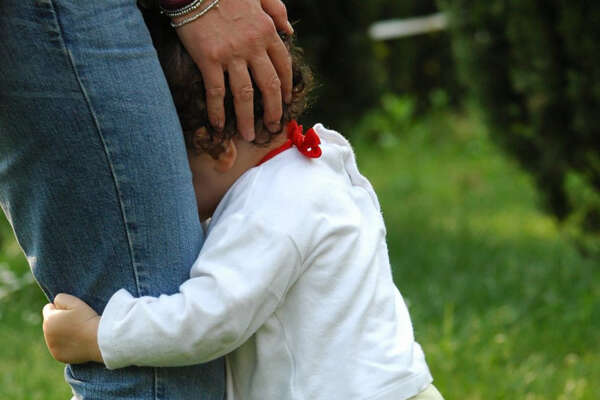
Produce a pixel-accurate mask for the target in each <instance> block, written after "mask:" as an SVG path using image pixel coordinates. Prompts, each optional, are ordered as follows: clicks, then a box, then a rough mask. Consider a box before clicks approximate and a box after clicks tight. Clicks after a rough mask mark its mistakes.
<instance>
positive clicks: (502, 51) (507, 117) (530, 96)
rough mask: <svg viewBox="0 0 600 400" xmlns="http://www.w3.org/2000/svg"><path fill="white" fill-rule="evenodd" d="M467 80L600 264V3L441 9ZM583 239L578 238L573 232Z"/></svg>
mask: <svg viewBox="0 0 600 400" xmlns="http://www.w3.org/2000/svg"><path fill="white" fill-rule="evenodd" d="M439 3H440V5H441V7H442V8H443V9H445V10H446V11H448V13H449V15H450V18H451V21H452V24H453V31H454V32H453V33H454V40H453V45H454V51H455V55H456V60H457V64H458V68H459V71H460V73H461V76H462V80H463V81H464V82H465V84H466V85H468V87H469V88H470V89H471V91H472V93H473V94H474V97H475V99H476V100H477V101H479V103H480V105H481V109H482V110H483V112H484V113H485V116H486V118H487V122H488V125H489V127H490V130H491V132H492V135H493V137H494V139H495V140H496V141H497V142H498V143H500V144H501V145H502V146H503V147H504V149H506V150H507V151H508V152H509V153H510V154H512V155H513V156H514V157H515V158H516V159H517V160H519V162H520V163H521V165H522V166H523V167H524V168H525V169H526V170H528V171H529V172H530V173H531V174H532V175H533V177H534V178H535V182H536V184H537V186H538V187H539V188H540V189H541V191H542V193H543V195H544V196H543V197H544V204H545V206H546V208H547V209H548V210H550V211H551V212H552V213H553V214H554V215H556V216H557V217H558V218H559V219H561V220H567V222H568V223H567V225H571V226H575V227H578V228H583V230H584V231H585V232H587V234H588V235H586V236H581V237H580V240H579V243H580V244H581V246H582V248H583V249H584V250H588V251H591V252H594V253H595V254H600V128H599V127H600V113H599V112H598V109H600V62H599V61H600V58H599V57H600V56H599V55H600V2H597V1H592V0H582V1H576V2H565V1H560V0H551V1H541V0H490V1H474V0H440V1H439ZM575 231H578V229H575Z"/></svg>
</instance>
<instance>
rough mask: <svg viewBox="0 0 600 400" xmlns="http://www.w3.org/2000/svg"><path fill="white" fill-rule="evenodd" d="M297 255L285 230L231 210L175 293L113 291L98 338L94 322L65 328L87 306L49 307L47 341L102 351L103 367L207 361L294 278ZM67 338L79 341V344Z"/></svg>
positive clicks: (245, 333)
mask: <svg viewBox="0 0 600 400" xmlns="http://www.w3.org/2000/svg"><path fill="white" fill-rule="evenodd" d="M300 263H301V261H300V254H299V252H298V249H297V247H296V245H295V243H294V242H293V241H292V239H291V238H290V237H289V236H288V235H286V234H282V233H281V232H277V231H274V230H272V229H270V228H269V227H268V226H266V225H265V224H262V223H259V222H256V221H248V220H247V219H246V218H243V217H235V216H234V217H231V218H229V219H228V221H224V223H221V224H220V225H218V226H217V227H215V229H214V230H213V231H212V232H211V234H210V235H209V237H208V238H207V241H206V243H205V244H204V247H203V249H202V252H201V253H200V255H199V257H198V259H197V260H196V262H195V263H194V266H193V267H192V270H191V278H190V279H189V280H187V281H186V282H184V283H183V284H182V285H181V286H180V292H179V293H177V294H174V295H170V296H166V295H163V296H160V297H158V298H156V297H141V298H134V297H133V296H131V295H130V294H129V293H128V292H127V291H125V290H120V291H118V292H117V293H115V294H114V295H113V297H112V298H111V299H110V301H109V302H108V304H107V306H106V308H105V309H104V312H103V315H102V317H101V320H100V323H99V325H96V327H97V331H98V335H97V338H98V340H97V343H94V340H93V336H94V335H93V334H92V335H91V336H92V338H91V337H90V335H89V334H88V332H90V331H91V332H93V330H94V327H93V326H87V325H86V329H81V330H80V329H72V328H71V327H73V326H74V324H75V323H78V324H81V323H82V322H81V319H82V318H85V316H86V315H88V314H85V313H82V314H81V315H80V313H79V312H74V311H73V310H68V314H66V312H64V313H63V312H60V310H59V311H54V310H53V312H52V313H49V314H48V318H46V321H45V326H46V336H47V341H48V344H49V346H50V345H51V343H52V344H53V348H51V352H52V354H53V355H54V356H55V358H57V359H59V360H60V361H66V362H82V361H86V360H97V361H99V360H101V359H103V360H104V363H105V364H106V365H107V367H109V368H120V367H124V366H128V365H138V366H182V365H190V364H196V363H201V362H206V361H209V360H212V359H215V358H218V357H220V356H222V355H224V354H227V353H229V352H231V351H232V350H234V349H236V348H237V347H239V346H240V345H242V344H243V343H244V342H245V341H246V340H247V339H248V338H249V337H250V336H251V335H252V334H253V333H254V332H256V330H257V329H258V328H259V327H260V326H261V325H262V324H263V323H264V322H265V321H266V320H267V319H268V318H269V317H270V316H271V315H272V314H273V312H274V311H275V309H276V308H277V306H278V305H279V302H280V300H281V299H282V297H283V296H284V295H285V292H286V291H287V290H288V288H289V287H290V286H291V284H292V283H293V281H294V280H295V279H296V278H297V276H298V274H299V266H300ZM69 298H71V299H72V297H69ZM77 307H78V308H77V310H83V309H84V307H83V306H81V304H79V305H78V306H77ZM56 308H59V307H56ZM82 315H83V316H82ZM91 321H92V320H90V322H89V324H90V325H91V323H92V322H91ZM85 324H87V322H85ZM70 340H72V341H74V342H75V343H81V345H80V346H81V347H82V349H81V352H79V353H78V350H77V349H76V348H75V347H78V346H70V345H68V342H69V341H70ZM57 343H58V344H59V345H58V346H57V345H56V344H57ZM96 346H98V347H99V349H100V351H101V354H100V356H99V357H98V356H97V354H96V355H94V354H95V353H94V349H95V348H96ZM55 352H56V353H57V354H55ZM58 352H60V354H58ZM57 355H58V357H57ZM86 357H87V358H86Z"/></svg>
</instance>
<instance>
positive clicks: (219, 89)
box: [206, 86, 225, 100]
mask: <svg viewBox="0 0 600 400" xmlns="http://www.w3.org/2000/svg"><path fill="white" fill-rule="evenodd" d="M206 97H207V98H208V99H212V100H219V99H222V98H224V97H225V88H224V87H223V86H213V87H210V88H206Z"/></svg>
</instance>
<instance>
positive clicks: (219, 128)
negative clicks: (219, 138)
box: [213, 120, 224, 132]
mask: <svg viewBox="0 0 600 400" xmlns="http://www.w3.org/2000/svg"><path fill="white" fill-rule="evenodd" d="M213 128H215V129H216V130H217V131H219V132H221V131H222V130H223V128H224V124H223V121H221V120H217V121H215V124H214V126H213Z"/></svg>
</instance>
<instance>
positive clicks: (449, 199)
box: [357, 112, 600, 400]
mask: <svg viewBox="0 0 600 400" xmlns="http://www.w3.org/2000/svg"><path fill="white" fill-rule="evenodd" d="M378 113H379V112H378ZM387 135H388V136H386V134H384V135H380V136H379V137H377V138H376V141H377V142H378V143H379V145H375V146H374V145H373V144H372V143H369V144H367V143H365V142H364V141H363V142H362V143H358V144H357V154H358V159H359V163H360V167H361V170H362V172H363V173H364V174H365V175H367V176H368V177H369V179H370V180H371V181H372V183H373V185H374V186H375V188H376V190H377V192H378V195H379V198H380V201H381V204H382V208H383V213H384V218H385V220H386V225H387V228H388V243H389V249H390V256H391V260H392V266H393V269H394V277H395V280H396V283H397V285H398V287H399V288H400V290H401V292H402V293H403V295H404V297H405V298H406V300H407V302H408V304H409V307H410V311H411V315H412V319H413V323H414V326H415V331H416V336H417V340H418V341H420V342H421V344H422V345H423V347H424V349H425V352H426V356H427V360H428V362H429V364H430V367H431V370H432V372H433V375H434V378H435V382H436V385H437V386H438V387H439V389H440V390H441V391H442V392H443V394H444V395H445V396H446V398H447V399H459V398H465V399H508V398H511V399H513V398H514V399H528V400H533V399H596V398H597V396H598V395H597V393H599V392H600V269H599V268H598V267H599V263H598V260H592V259H587V260H586V259H583V258H582V257H581V256H580V255H579V254H578V253H577V252H576V251H575V249H574V248H573V246H572V245H570V244H569V243H568V242H567V240H566V239H565V238H564V237H563V235H562V234H561V232H560V230H559V228H558V226H557V223H556V222H555V221H554V220H553V219H552V218H550V217H548V216H545V215H544V214H542V213H541V212H540V211H539V210H538V208H537V203H538V200H537V195H536V192H535V190H534V188H533V185H532V183H531V181H530V180H529V179H528V177H527V176H526V175H525V174H524V173H522V172H521V171H520V170H519V168H518V167H517V166H516V165H515V164H514V163H512V162H510V161H509V160H507V159H506V157H505V156H504V155H503V154H501V153H500V152H499V151H498V150H497V149H496V148H495V147H494V146H493V145H492V143H491V142H490V141H489V139H488V137H487V135H486V132H485V130H484V129H483V127H482V126H481V124H479V123H478V121H477V119H476V118H475V117H473V116H457V115H448V114H446V113H443V112H438V113H435V114H434V115H433V116H430V117H429V118H426V119H424V120H422V121H420V122H416V123H414V124H413V125H412V126H411V127H410V128H409V129H408V130H406V131H405V132H394V133H393V135H391V136H390V134H389V133H388V134H387ZM364 136H366V135H363V137H364Z"/></svg>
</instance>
